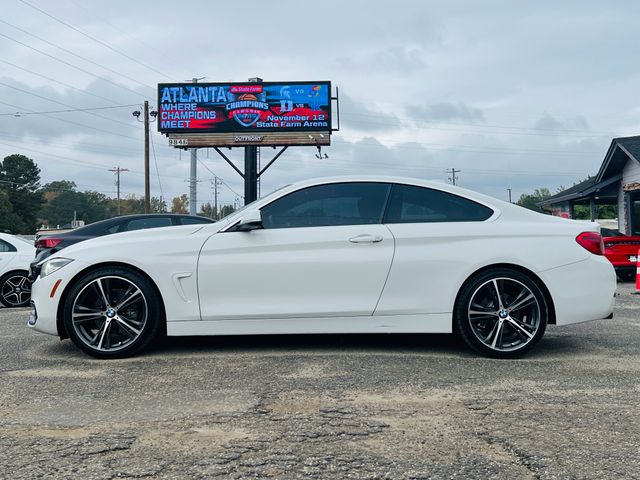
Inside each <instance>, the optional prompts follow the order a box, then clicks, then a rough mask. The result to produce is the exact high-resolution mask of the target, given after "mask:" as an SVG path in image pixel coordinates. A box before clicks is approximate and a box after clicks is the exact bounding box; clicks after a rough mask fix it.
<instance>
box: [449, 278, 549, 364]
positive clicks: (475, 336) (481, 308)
mask: <svg viewBox="0 0 640 480" xmlns="http://www.w3.org/2000/svg"><path fill="white" fill-rule="evenodd" d="M454 312H455V313H454V317H455V322H456V327H457V331H458V332H459V333H460V335H461V336H462V338H463V339H464V341H465V342H466V343H467V344H468V345H469V346H470V347H471V348H473V349H474V350H476V351H478V352H480V353H482V354H484V355H487V356H490V357H496V358H513V357H518V356H520V355H522V354H524V353H525V352H526V351H528V350H530V349H531V348H532V347H533V346H534V345H535V344H536V343H538V342H539V341H540V339H541V338H542V336H543V335H544V331H545V329H546V327H547V323H548V321H549V306H548V305H547V302H546V299H545V296H544V294H543V293H542V291H541V290H540V287H539V286H538V285H537V284H536V282H535V281H533V280H532V279H531V277H529V276H528V275H526V274H524V273H522V272H519V271H517V270H511V269H506V268H504V269H494V270H488V271H485V272H482V273H480V274H478V275H476V276H474V277H472V278H471V279H470V280H469V281H468V282H467V283H466V284H465V285H464V287H463V288H462V290H461V291H460V294H459V295H458V299H457V301H456V306H455V311H454Z"/></svg>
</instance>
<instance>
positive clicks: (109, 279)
mask: <svg viewBox="0 0 640 480" xmlns="http://www.w3.org/2000/svg"><path fill="white" fill-rule="evenodd" d="M102 292H104V294H103V293H102ZM105 298H106V299H105ZM63 318H64V325H65V328H66V330H67V333H68V335H69V338H70V339H71V341H72V342H73V343H74V344H75V345H76V346H77V347H78V348H80V349H81V350H82V351H83V352H85V353H87V354H89V355H91V356H92V357H95V358H103V359H109V358H126V357H130V356H133V355H135V354H137V353H139V352H141V351H142V350H144V349H145V348H147V347H148V346H149V345H150V344H151V342H152V341H153V340H154V339H155V338H156V337H157V335H158V332H159V331H160V330H161V328H160V327H161V325H162V322H164V314H163V310H162V303H161V302H160V298H159V294H158V292H157V291H156V289H155V288H154V286H153V285H152V284H151V282H150V281H149V280H148V279H147V278H146V277H145V276H143V275H141V274H140V273H138V272H136V271H135V270H132V269H128V268H119V267H118V268H116V267H105V268H100V269H98V270H94V271H93V272H90V273H87V274H86V275H84V276H82V277H81V278H80V279H79V280H78V281H77V282H75V284H74V285H73V287H72V288H71V290H70V291H69V294H68V295H67V297H66V300H65V303H64V306H63Z"/></svg>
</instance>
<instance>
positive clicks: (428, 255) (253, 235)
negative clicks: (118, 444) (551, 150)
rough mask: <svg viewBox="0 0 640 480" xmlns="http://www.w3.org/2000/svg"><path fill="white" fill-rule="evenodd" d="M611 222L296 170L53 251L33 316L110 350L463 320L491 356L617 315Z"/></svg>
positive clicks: (88, 347)
mask: <svg viewBox="0 0 640 480" xmlns="http://www.w3.org/2000/svg"><path fill="white" fill-rule="evenodd" d="M615 290H616V276H615V273H614V270H613V267H612V266H611V264H610V263H609V261H608V260H607V259H606V258H605V257H604V256H603V245H602V238H601V237H600V234H599V227H598V226H597V225H595V224H591V223H583V222H576V221H572V220H565V219H561V218H557V217H551V216H546V215H542V214H538V213H535V212H532V211H530V210H526V209H524V208H521V207H518V206H516V205H512V204H510V203H506V202H503V201H500V200H497V199H495V198H491V197H488V196H485V195H481V194H478V193H474V192H471V191H468V190H464V189H461V188H458V187H454V186H449V185H445V184H442V183H435V182H427V181H422V180H416V179H407V178H393V177H364V176H358V177H337V178H328V179H317V180H309V181H304V182H299V183H296V184H293V185H289V186H287V187H284V188H282V189H280V190H277V191H275V192H273V193H271V194H270V195H267V196H266V197H264V198H261V199H259V200H257V201H256V202H254V203H252V204H250V205H248V206H246V207H245V208H243V209H242V210H240V211H237V212H235V213H233V214H232V215H230V216H228V217H227V218H225V219H223V220H221V221H219V222H217V223H215V224H211V225H204V226H202V225H193V226H184V227H172V228H159V229H154V230H144V231H138V232H130V233H123V234H118V235H114V236H108V237H101V238H96V239H92V240H87V241H85V242H82V243H78V244H76V245H72V246H70V247H68V248H66V249H64V250H63V251H61V252H59V253H57V254H56V255H54V256H52V257H50V258H48V259H47V260H46V261H45V262H44V263H43V264H42V266H41V273H40V276H39V278H38V279H37V280H36V281H35V283H34V285H33V297H32V299H33V302H34V308H33V310H32V312H31V315H30V318H29V322H28V324H29V325H30V326H31V327H33V328H34V329H35V330H38V331H41V332H45V333H49V334H52V335H58V336H60V337H62V338H66V337H70V338H71V340H72V341H73V342H74V343H75V344H76V345H77V346H78V347H79V348H80V349H82V350H83V351H84V352H86V353H88V354H90V355H93V356H95V357H98V358H115V357H125V356H130V355H133V354H135V353H137V352H139V351H141V350H142V349H144V348H145V347H147V346H148V345H149V344H151V343H152V342H153V340H154V339H155V338H156V337H157V336H158V335H159V334H160V332H162V331H165V330H166V333H167V334H168V335H170V336H172V335H242V334H283V333H291V334H313V333H322V334H324V333H408V332H412V333H413V332H416V333H418V332H419V333H451V332H457V333H458V334H460V335H461V336H462V337H463V339H464V340H465V341H466V342H467V344H468V345H469V346H471V347H472V348H474V349H475V350H477V351H479V352H481V353H482V354H485V355H488V356H493V357H515V356H518V355H521V354H523V353H524V352H526V351H527V350H529V349H530V348H532V347H533V346H534V345H535V344H536V343H537V342H538V341H539V340H540V338H541V337H542V335H543V334H544V332H545V329H546V327H547V325H548V324H557V325H567V324H571V323H576V322H584V321H587V320H595V319H602V318H606V317H608V316H610V315H611V314H612V312H613V302H614V293H615Z"/></svg>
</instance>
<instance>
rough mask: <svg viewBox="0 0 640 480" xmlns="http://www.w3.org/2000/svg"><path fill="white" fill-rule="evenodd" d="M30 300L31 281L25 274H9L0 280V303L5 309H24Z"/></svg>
mask: <svg viewBox="0 0 640 480" xmlns="http://www.w3.org/2000/svg"><path fill="white" fill-rule="evenodd" d="M29 300H31V280H29V275H28V274H27V272H10V273H7V274H6V275H4V276H3V277H2V278H0V303H2V305H4V306H5V307H12V308H15V307H26V306H27V305H29Z"/></svg>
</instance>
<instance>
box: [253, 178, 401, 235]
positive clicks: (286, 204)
mask: <svg viewBox="0 0 640 480" xmlns="http://www.w3.org/2000/svg"><path fill="white" fill-rule="evenodd" d="M388 191H389V184H386V183H365V182H362V183H360V182H358V183H356V182H354V183H330V184H326V185H317V186H314V187H309V188H305V189H303V190H298V191H297V192H293V193H290V194H289V195H286V196H285V197H282V198H280V199H278V200H275V201H274V202H273V203H270V204H269V205H267V206H266V207H264V208H262V209H261V212H262V225H263V226H264V228H297V227H326V226H337V225H366V224H375V223H380V219H381V217H382V210H383V208H384V203H385V200H386V197H387V192H388Z"/></svg>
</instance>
